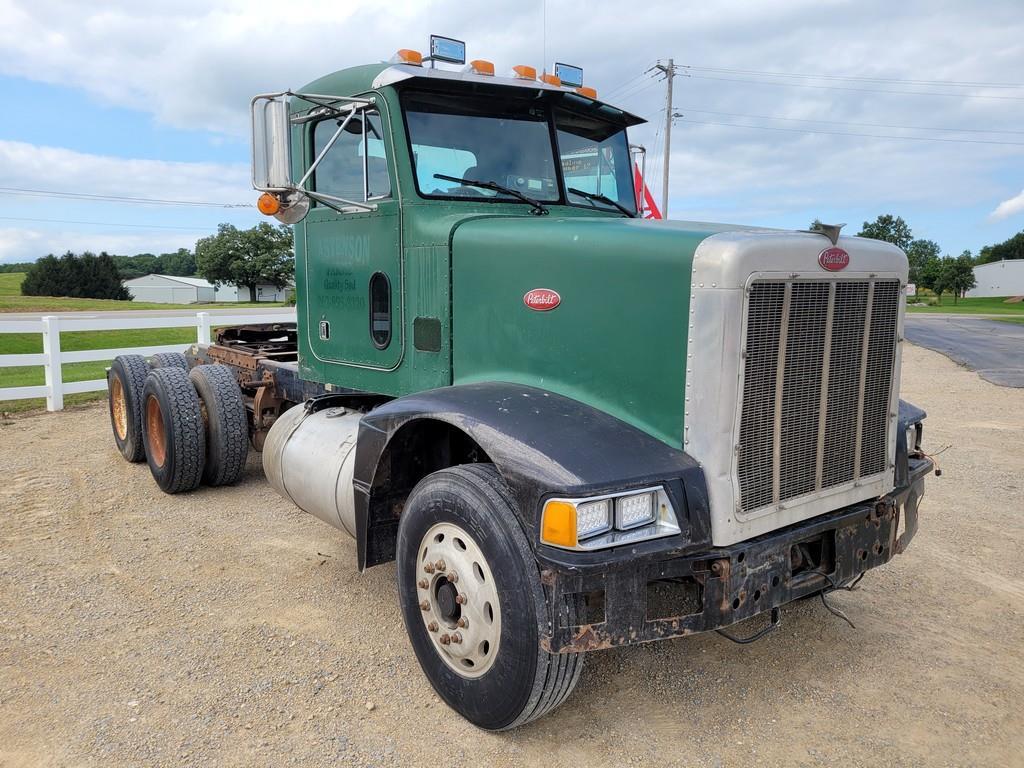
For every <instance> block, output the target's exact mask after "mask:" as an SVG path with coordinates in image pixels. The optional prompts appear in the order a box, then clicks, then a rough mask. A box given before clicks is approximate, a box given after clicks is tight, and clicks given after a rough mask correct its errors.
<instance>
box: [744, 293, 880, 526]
mask: <svg viewBox="0 0 1024 768" xmlns="http://www.w3.org/2000/svg"><path fill="white" fill-rule="evenodd" d="M899 301H900V283H899V281H898V280H859V281H853V280H813V281H812V280H806V281H805V280H790V281H783V280H758V281H755V282H754V283H753V284H752V285H751V289H750V292H749V295H748V301H747V317H746V338H745V340H744V341H745V343H744V354H745V361H744V377H743V401H742V408H741V415H740V436H739V447H738V450H737V454H736V455H737V459H736V461H737V477H738V480H739V486H740V507H741V511H743V512H753V511H756V510H759V509H762V508H765V507H770V506H774V505H778V504H780V503H783V502H786V501H787V500H789V499H794V498H797V497H800V496H804V495H807V494H813V493H816V492H820V491H823V490H828V489H830V488H835V487H837V486H843V485H848V484H850V483H853V482H854V481H856V480H858V479H860V478H863V477H870V476H873V475H878V474H879V473H881V472H884V471H885V470H886V469H887V468H888V461H887V446H888V437H889V435H888V430H889V424H890V418H889V409H890V394H891V392H892V378H893V363H894V360H895V355H896V341H897V339H896V335H897V317H898V313H899Z"/></svg>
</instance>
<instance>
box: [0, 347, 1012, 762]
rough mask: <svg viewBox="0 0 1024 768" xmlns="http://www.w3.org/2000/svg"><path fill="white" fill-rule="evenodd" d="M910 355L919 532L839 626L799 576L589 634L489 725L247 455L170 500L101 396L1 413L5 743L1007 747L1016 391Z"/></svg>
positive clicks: (10, 750)
mask: <svg viewBox="0 0 1024 768" xmlns="http://www.w3.org/2000/svg"><path fill="white" fill-rule="evenodd" d="M903 378H904V385H903V395H904V397H905V398H906V399H908V400H910V401H912V402H914V403H917V404H919V405H921V406H924V407H925V408H927V410H928V411H929V419H928V422H927V427H926V430H925V437H926V441H927V444H928V445H929V446H930V447H932V448H933V449H937V448H938V447H942V446H946V445H951V446H952V447H951V448H950V449H949V450H948V451H946V452H945V453H944V454H943V455H942V457H941V463H942V466H943V469H944V474H943V476H942V477H941V478H938V479H936V478H931V479H930V480H929V483H928V495H927V497H926V499H925V502H924V505H923V509H922V523H921V530H920V533H919V534H918V537H917V539H916V540H915V541H914V543H913V544H912V546H911V548H910V550H909V552H908V553H907V554H906V555H904V556H902V557H900V558H897V559H896V560H895V561H894V562H893V563H891V564H890V565H889V566H887V567H885V568H882V569H879V570H877V571H873V572H871V573H870V574H869V575H868V576H867V577H866V578H865V579H864V581H863V582H862V588H861V589H860V590H858V591H856V592H853V593H847V592H843V593H840V594H837V595H835V596H834V602H835V603H836V604H837V605H838V606H839V607H841V608H842V609H843V610H844V611H845V612H846V613H847V614H849V616H850V617H851V618H852V619H853V621H854V622H855V623H856V625H857V629H856V630H854V629H851V628H850V627H848V626H847V625H845V624H844V623H842V622H841V621H839V620H838V619H836V618H834V617H833V616H831V615H830V614H828V613H826V612H825V611H824V609H823V608H822V606H821V605H820V603H817V602H815V601H805V602H803V603H801V604H799V605H797V606H794V607H792V608H789V609H787V610H786V611H785V612H784V614H783V622H784V623H783V627H782V629H781V631H779V632H777V633H775V634H773V635H770V636H769V637H767V638H766V639H764V640H763V641H761V642H759V643H756V644H754V645H753V646H749V647H740V646H736V645H732V644H730V643H728V642H727V641H726V640H724V639H723V638H720V637H718V636H716V635H710V636H707V635H706V636H698V637H694V638H688V639H681V640H675V641H669V642H664V643H658V644H653V645H648V646H642V647H636V648H627V649H622V650H615V651H606V652H602V653H597V654H592V655H591V656H590V657H589V659H588V662H587V668H586V669H585V670H584V674H583V680H582V681H581V683H580V685H579V687H578V688H577V689H576V693H575V694H574V695H573V696H572V697H571V698H570V700H569V701H568V703H567V704H566V705H565V706H564V707H563V708H562V709H560V710H558V711H557V712H555V713H554V714H553V715H552V716H550V717H548V718H547V719H544V720H541V721H540V722H537V723H535V724H533V725H531V726H527V727H525V728H522V729H520V730H518V731H515V732H513V733H506V734H488V733H483V732H480V731H477V730H476V729H474V728H473V727H472V726H470V725H468V724H467V723H465V722H464V721H462V720H460V719H459V718H458V717H457V716H455V715H454V714H452V712H451V711H450V710H448V709H447V708H446V707H445V706H443V705H442V704H440V703H439V701H438V700H437V699H436V698H435V697H434V695H433V693H432V691H431V689H430V687H429V685H428V684H427V682H426V680H425V678H424V677H423V676H422V675H421V674H420V672H419V669H418V667H417V666H416V660H415V658H414V656H413V654H412V651H411V649H410V648H409V646H408V644H407V642H406V639H405V635H404V632H403V629H402V621H401V617H400V615H399V612H398V609H397V605H396V599H395V586H394V568H393V567H392V566H382V567H379V568H375V569H372V570H370V571H368V572H367V573H366V574H364V575H359V574H358V573H356V572H355V571H354V568H353V561H354V547H353V544H352V543H351V542H350V541H349V540H348V539H346V538H344V537H343V535H342V534H339V533H338V532H336V531H334V530H332V529H330V528H328V527H327V526H325V525H323V524H321V523H319V522H317V521H316V520H315V519H313V518H311V517H308V516H307V515H305V514H303V513H301V512H299V511H298V510H296V509H294V508H292V507H291V506H290V505H288V504H287V503H285V502H284V501H282V500H281V499H280V498H278V497H277V496H276V495H275V494H274V492H273V491H272V490H271V489H270V488H269V486H268V485H267V484H266V483H265V482H264V481H263V480H262V479H261V471H260V467H259V461H258V457H253V459H251V461H250V464H249V467H248V471H247V474H246V476H245V479H244V481H243V482H242V483H241V484H240V485H239V486H238V487H235V488H225V489H215V490H214V489H204V490H201V491H199V492H197V493H193V494H189V495H185V496H179V497H173V498H172V497H167V496H164V495H163V494H162V493H160V491H158V490H157V488H156V486H155V485H154V484H153V481H152V480H151V479H150V476H149V471H148V470H147V469H146V466H145V465H144V464H143V465H128V464H126V463H125V462H123V461H122V460H121V459H120V457H119V456H118V454H117V453H116V452H115V450H114V446H113V441H112V439H111V438H110V436H109V427H108V422H107V414H106V410H105V407H104V406H90V407H85V408H82V409H79V410H74V411H69V412H65V413H62V414H48V415H36V416H28V417H18V418H15V419H9V420H7V421H6V422H5V423H4V424H3V426H2V427H0V468H2V473H3V474H2V482H0V766H5V767H7V766H51V765H53V766H58V765H59V766H65V765H67V766H122V765H125V766H127V765H140V766H141V765H245V766H257V765H267V766H278V765H291V764H296V765H302V766H319V765H337V764H343V765H403V766H404V765H424V766H437V767H438V768H440V767H441V766H444V767H447V766H456V765H470V764H472V765H494V766H511V765H523V764H537V765H545V766H561V765H566V766H569V765H571V766H580V765H640V764H643V765H647V766H659V765H681V766H682V765H709V766H731V765H800V766H819V765H827V766H834V765H843V766H855V765H872V766H874V765H891V766H896V765H898V766H903V765H908V766H910V765H914V766H916V765H956V766H961V765H962V766H967V765H971V766H973V765H991V766H1011V765H1024V558H1021V556H1020V552H1021V545H1022V541H1024V535H1022V533H1024V519H1022V517H1024V451H1022V445H1024V442H1022V439H1021V435H1022V434H1024V390H1022V389H1007V388H1000V387H997V386H995V385H992V384H989V383H988V382H985V381H983V380H981V379H980V378H979V377H978V376H977V375H976V374H974V373H972V372H970V371H968V370H966V369H963V368H960V367H958V366H956V365H955V364H953V363H952V362H950V361H949V360H947V359H946V358H944V357H942V356H940V355H938V354H936V353H933V352H929V351H926V350H922V349H919V348H915V347H910V348H909V349H908V350H907V353H906V355H905V361H904V377H903ZM751 624H752V626H751V627H750V628H751V629H753V628H756V626H758V624H757V620H754V621H753V622H751ZM744 629H746V628H744Z"/></svg>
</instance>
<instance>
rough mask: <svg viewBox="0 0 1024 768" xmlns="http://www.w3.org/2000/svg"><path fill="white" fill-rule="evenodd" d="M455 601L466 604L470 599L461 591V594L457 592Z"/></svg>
mask: <svg viewBox="0 0 1024 768" xmlns="http://www.w3.org/2000/svg"><path fill="white" fill-rule="evenodd" d="M455 602H456V603H458V604H459V605H465V604H466V603H468V602H469V600H467V599H466V596H465V595H464V594H462V593H461V592H460V593H459V594H457V595H456V596H455Z"/></svg>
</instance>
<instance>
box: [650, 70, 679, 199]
mask: <svg viewBox="0 0 1024 768" xmlns="http://www.w3.org/2000/svg"><path fill="white" fill-rule="evenodd" d="M655 69H656V70H658V71H659V72H661V73H662V74H664V75H665V86H666V87H665V160H664V164H665V167H664V169H663V171H662V179H661V217H662V218H663V219H667V218H668V169H669V158H670V157H671V151H672V81H673V80H674V79H675V76H676V65H675V62H674V60H673V59H669V60H668V64H662V63H661V62H660V61H659V62H658V63H657V64H655V65H654V66H653V67H651V69H649V70H647V71H648V72H650V71H652V70H655Z"/></svg>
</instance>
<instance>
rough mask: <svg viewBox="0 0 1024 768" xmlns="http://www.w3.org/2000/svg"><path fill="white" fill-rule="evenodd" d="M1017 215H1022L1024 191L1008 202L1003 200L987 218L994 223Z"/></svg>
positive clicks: (1023, 210) (1023, 211)
mask: <svg viewBox="0 0 1024 768" xmlns="http://www.w3.org/2000/svg"><path fill="white" fill-rule="evenodd" d="M1018 213H1024V190H1022V191H1021V193H1020V194H1019V195H1016V196H1014V197H1011V198H1010V199H1009V200H1003V202H1001V203H1000V204H999V205H997V206H996V209H995V210H994V211H992V213H990V214H989V218H990V219H992V220H994V221H999V220H1000V219H1006V218H1009V217H1010V216H1016V215H1017V214H1018Z"/></svg>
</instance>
